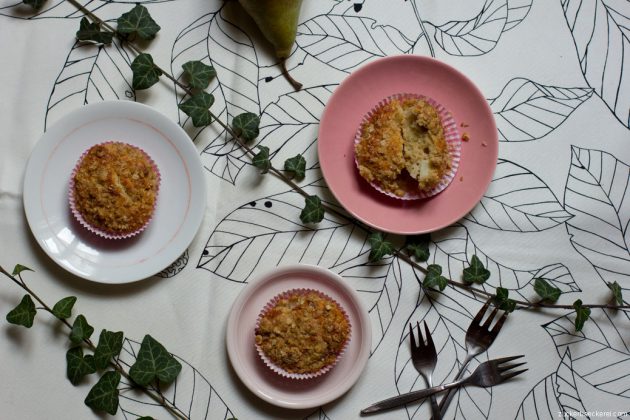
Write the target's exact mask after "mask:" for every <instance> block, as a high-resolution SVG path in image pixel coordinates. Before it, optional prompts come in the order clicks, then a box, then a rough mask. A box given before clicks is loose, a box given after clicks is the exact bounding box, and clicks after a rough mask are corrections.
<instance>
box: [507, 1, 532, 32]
mask: <svg viewBox="0 0 630 420" xmlns="http://www.w3.org/2000/svg"><path fill="white" fill-rule="evenodd" d="M533 1H534V0H507V9H508V10H507V13H508V14H507V21H506V22H505V28H503V31H504V32H505V31H509V30H510V29H513V28H514V27H515V26H517V25H518V24H519V23H521V22H522V21H523V20H524V19H525V18H526V17H527V15H528V14H529V11H530V9H531V8H532V2H533Z"/></svg>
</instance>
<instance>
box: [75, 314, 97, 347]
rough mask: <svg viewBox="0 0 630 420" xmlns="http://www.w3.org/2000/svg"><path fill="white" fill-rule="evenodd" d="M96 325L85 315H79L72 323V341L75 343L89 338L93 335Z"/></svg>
mask: <svg viewBox="0 0 630 420" xmlns="http://www.w3.org/2000/svg"><path fill="white" fill-rule="evenodd" d="M93 332H94V327H92V326H91V325H90V324H88V322H87V319H85V317H84V316H83V315H79V316H77V317H76V319H75V320H74V323H73V324H72V331H70V341H71V342H72V343H73V344H79V343H80V342H81V341H83V340H87V339H88V338H90V337H91V336H92V333H93Z"/></svg>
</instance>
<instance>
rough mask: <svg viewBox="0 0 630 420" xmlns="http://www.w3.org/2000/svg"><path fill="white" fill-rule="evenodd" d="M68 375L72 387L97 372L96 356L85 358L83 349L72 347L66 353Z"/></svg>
mask: <svg viewBox="0 0 630 420" xmlns="http://www.w3.org/2000/svg"><path fill="white" fill-rule="evenodd" d="M66 364H67V365H66V374H67V376H68V379H69V380H70V382H71V383H72V385H76V384H78V383H79V381H80V380H81V378H83V377H84V376H86V375H89V374H91V373H94V372H96V366H95V365H94V356H92V355H87V356H85V357H84V356H83V348H81V347H80V346H79V347H72V348H71V349H70V350H68V351H67V353H66Z"/></svg>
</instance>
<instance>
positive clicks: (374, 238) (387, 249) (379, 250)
mask: <svg viewBox="0 0 630 420" xmlns="http://www.w3.org/2000/svg"><path fill="white" fill-rule="evenodd" d="M367 240H368V243H369V244H370V246H371V247H372V249H371V250H370V255H369V257H368V261H370V262H377V261H380V260H381V259H382V258H383V257H384V256H386V255H391V254H393V253H394V245H392V243H391V242H389V241H386V240H385V236H384V235H383V233H381V232H373V233H371V234H370V236H368V239H367Z"/></svg>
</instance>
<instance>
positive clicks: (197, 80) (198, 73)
mask: <svg viewBox="0 0 630 420" xmlns="http://www.w3.org/2000/svg"><path fill="white" fill-rule="evenodd" d="M182 68H183V69H184V74H185V76H186V78H187V79H188V82H189V84H190V86H191V87H193V88H195V89H205V88H207V87H208V85H209V84H210V80H212V79H213V78H214V77H216V75H217V71H216V70H215V69H214V67H212V66H209V65H207V64H204V63H202V62H201V61H197V60H195V61H188V62H186V63H184V64H183V65H182Z"/></svg>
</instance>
